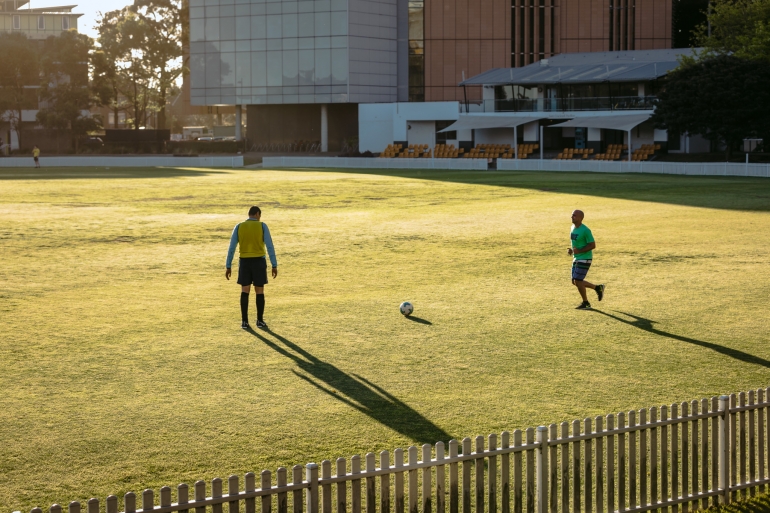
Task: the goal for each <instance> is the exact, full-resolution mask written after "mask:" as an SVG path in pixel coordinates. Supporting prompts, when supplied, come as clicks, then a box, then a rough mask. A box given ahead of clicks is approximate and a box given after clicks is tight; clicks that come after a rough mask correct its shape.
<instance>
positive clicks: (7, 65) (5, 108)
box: [0, 32, 40, 145]
mask: <svg viewBox="0 0 770 513" xmlns="http://www.w3.org/2000/svg"><path fill="white" fill-rule="evenodd" d="M0 55H2V61H0V62H2V65H1V66H0V114H2V115H3V116H4V117H5V119H6V121H8V122H9V123H10V125H11V130H14V131H15V132H16V135H17V136H18V138H19V145H21V142H22V141H21V128H22V127H21V123H22V121H32V120H31V119H29V120H24V119H22V111H23V110H27V109H36V108H37V96H36V94H35V93H36V91H35V89H32V88H29V87H28V86H37V85H38V84H40V71H39V66H38V55H37V51H36V49H35V46H34V43H33V42H32V41H30V40H29V39H27V36H26V35H25V34H22V33H19V32H10V33H8V32H0Z"/></svg>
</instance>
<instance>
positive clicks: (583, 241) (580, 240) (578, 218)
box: [567, 210, 604, 310]
mask: <svg viewBox="0 0 770 513" xmlns="http://www.w3.org/2000/svg"><path fill="white" fill-rule="evenodd" d="M583 217H585V215H584V214H583V211H582V210H575V211H574V212H572V230H570V234H569V238H570V239H571V240H572V247H570V248H569V249H568V250H567V254H568V255H570V256H571V257H572V284H573V285H574V286H576V287H577V289H578V292H580V297H582V298H583V302H582V303H580V305H579V306H578V307H577V309H578V310H590V309H591V303H589V302H588V297H587V296H586V289H594V290H595V291H596V295H597V296H598V297H599V301H601V300H602V298H603V297H604V285H594V284H593V283H588V282H587V281H585V278H586V275H587V274H588V269H589V268H590V267H591V261H592V260H593V250H594V249H595V248H596V242H594V236H593V234H592V233H591V230H590V229H589V228H588V227H587V226H586V225H584V224H583Z"/></svg>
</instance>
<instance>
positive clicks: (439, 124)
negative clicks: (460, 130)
mask: <svg viewBox="0 0 770 513" xmlns="http://www.w3.org/2000/svg"><path fill="white" fill-rule="evenodd" d="M454 123H455V121H436V144H446V143H447V141H455V140H457V131H456V130H452V131H451V132H440V130H443V129H445V128H449V127H450V126H452V125H453V124H454Z"/></svg>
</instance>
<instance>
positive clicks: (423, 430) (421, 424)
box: [251, 331, 452, 443]
mask: <svg viewBox="0 0 770 513" xmlns="http://www.w3.org/2000/svg"><path fill="white" fill-rule="evenodd" d="M251 333H252V335H254V336H255V337H257V338H258V339H259V340H261V341H262V342H264V343H265V345H267V346H268V347H270V348H271V349H273V350H275V351H276V352H278V353H280V354H281V355H283V356H285V357H287V358H290V359H291V360H293V361H294V362H295V363H296V364H297V366H298V367H299V368H300V369H302V371H304V373H300V372H297V371H292V372H294V374H296V375H297V377H299V378H301V379H303V380H305V381H306V382H308V383H309V384H311V385H313V386H314V387H316V388H317V389H318V390H321V391H322V392H324V393H326V394H328V395H329V396H330V397H333V398H334V399H336V400H338V401H342V402H343V403H345V404H347V405H348V406H350V407H351V408H355V409H356V410H358V411H360V412H361V413H363V414H365V415H368V416H369V417H371V418H372V419H374V420H376V421H377V422H379V423H380V424H383V425H385V426H387V427H389V428H390V429H392V430H394V431H397V432H399V433H401V434H402V435H404V436H406V437H408V438H410V439H411V440H414V441H415V442H417V443H435V442H438V441H443V442H448V441H449V440H451V439H452V436H451V435H450V434H449V433H447V432H446V431H444V430H443V429H441V428H440V427H438V426H437V425H435V424H433V423H432V422H431V421H429V420H428V419H426V418H425V417H423V416H422V415H420V414H419V413H418V412H417V411H416V410H415V409H414V408H412V407H410V406H409V405H407V404H405V403H404V402H403V401H400V400H399V399H397V398H396V397H395V396H393V395H392V394H390V393H388V392H387V391H385V390H384V389H383V388H382V387H379V386H377V385H375V384H374V383H372V382H371V381H369V380H367V379H366V378H363V377H361V376H359V375H357V374H347V373H345V372H343V371H341V370H340V369H338V368H337V367H335V366H334V365H332V364H330V363H327V362H324V361H323V360H320V359H318V358H316V357H315V356H313V355H312V354H310V353H308V352H307V351H305V350H304V349H302V348H301V347H299V346H298V345H297V344H295V343H293V342H291V341H290V340H288V339H286V338H284V337H282V336H280V335H278V334H277V333H275V332H273V331H268V333H269V334H270V335H272V336H273V337H274V338H275V339H276V340H277V341H278V342H276V341H273V340H271V339H269V338H268V337H266V336H263V335H261V334H260V333H257V332H251Z"/></svg>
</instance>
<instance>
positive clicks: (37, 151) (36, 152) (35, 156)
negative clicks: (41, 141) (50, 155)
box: [32, 146, 40, 167]
mask: <svg viewBox="0 0 770 513" xmlns="http://www.w3.org/2000/svg"><path fill="white" fill-rule="evenodd" d="M32 158H33V159H34V160H35V167H40V148H38V147H37V146H35V147H34V148H32Z"/></svg>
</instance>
